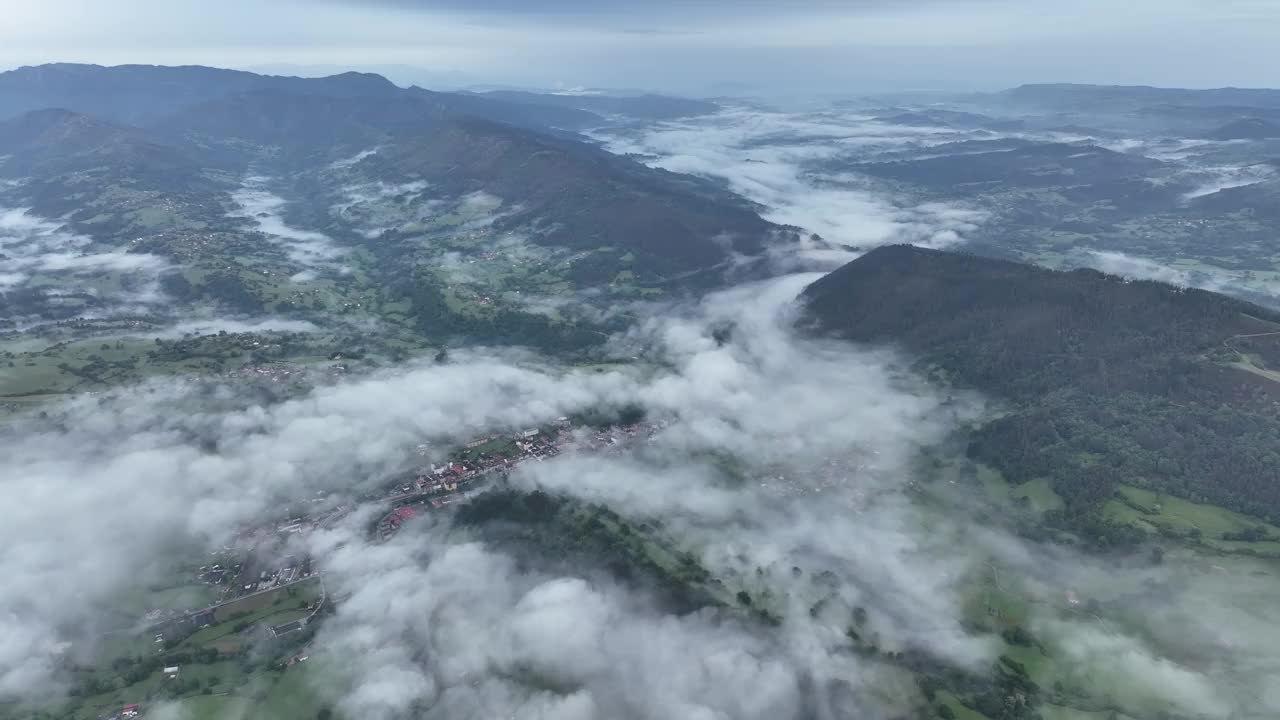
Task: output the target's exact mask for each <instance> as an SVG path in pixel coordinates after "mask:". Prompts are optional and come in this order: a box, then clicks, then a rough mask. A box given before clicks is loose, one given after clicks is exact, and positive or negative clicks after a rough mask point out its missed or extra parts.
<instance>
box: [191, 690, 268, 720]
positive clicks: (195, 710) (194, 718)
mask: <svg viewBox="0 0 1280 720" xmlns="http://www.w3.org/2000/svg"><path fill="white" fill-rule="evenodd" d="M177 707H178V708H180V710H179V712H180V713H181V714H180V715H179V717H182V718H184V719H185V720H226V718H240V717H245V716H247V714H248V713H249V711H250V710H251V709H252V708H253V702H252V701H251V700H249V699H248V698H243V697H236V696H234V695H197V696H195V697H189V698H185V699H183V700H179V701H178V703H177Z"/></svg>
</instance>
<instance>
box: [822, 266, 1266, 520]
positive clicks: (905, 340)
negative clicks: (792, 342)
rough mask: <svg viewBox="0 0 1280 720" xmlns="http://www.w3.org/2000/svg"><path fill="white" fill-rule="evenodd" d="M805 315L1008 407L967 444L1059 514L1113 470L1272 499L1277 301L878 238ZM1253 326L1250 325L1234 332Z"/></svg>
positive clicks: (1108, 489)
mask: <svg viewBox="0 0 1280 720" xmlns="http://www.w3.org/2000/svg"><path fill="white" fill-rule="evenodd" d="M805 299H806V301H807V312H808V317H809V322H810V323H811V325H812V327H813V328H815V329H817V330H819V331H822V332H825V333H829V334H833V335H837V336H840V337H843V338H847V339H849V340H854V341H859V342H890V343H894V344H896V345H898V346H900V347H902V348H904V349H905V350H907V351H909V352H911V353H914V354H918V355H921V356H922V357H923V358H924V359H925V360H926V361H927V362H928V363H930V364H931V365H932V366H934V367H936V368H939V369H941V370H942V371H943V372H944V374H945V375H947V376H948V377H950V378H952V379H953V380H954V381H956V382H957V383H959V384H961V385H965V386H970V387H974V388H977V389H979V390H982V391H983V392H985V393H988V394H990V395H993V396H996V397H998V398H1002V399H1004V400H1006V401H1008V402H1009V403H1010V404H1011V405H1012V407H1013V408H1014V411H1013V412H1011V413H1010V414H1008V415H1005V416H1003V417H1001V418H999V419H998V420H996V421H994V422H992V423H991V424H989V425H988V426H987V427H985V428H984V429H983V430H982V431H980V432H979V433H978V435H977V437H976V438H975V441H974V443H973V446H972V448H971V450H972V452H973V453H974V454H975V455H977V456H978V457H980V458H981V459H983V460H985V461H987V462H990V463H991V464H994V465H996V466H997V467H999V468H1000V469H1001V470H1003V471H1004V472H1005V473H1006V474H1007V475H1008V476H1009V477H1010V478H1011V479H1013V480H1015V481H1019V482H1021V481H1028V480H1032V479H1034V478H1037V477H1045V476H1047V477H1050V478H1051V479H1052V480H1053V482H1054V486H1055V488H1056V489H1057V490H1058V491H1059V492H1060V493H1061V494H1062V495H1063V496H1064V497H1065V498H1066V499H1067V503H1068V508H1067V510H1066V511H1065V512H1066V513H1068V514H1071V513H1075V514H1078V515H1080V516H1082V517H1083V516H1084V515H1086V514H1088V513H1089V512H1090V511H1091V510H1093V509H1094V508H1095V507H1096V505H1097V504H1098V503H1099V502H1100V501H1101V500H1104V499H1106V498H1108V497H1110V495H1111V493H1112V491H1113V490H1114V488H1115V486H1116V484H1117V483H1119V482H1127V483H1134V484H1138V485H1142V486H1146V487H1150V488H1153V489H1160V490H1167V491H1170V492H1174V493H1177V494H1181V495H1183V496H1186V497H1189V498H1192V499H1201V500H1210V501H1212V502H1216V503H1221V504H1225V505H1229V506H1231V507H1234V508H1237V509H1242V510H1246V511H1249V512H1252V513H1255V514H1258V515H1261V516H1278V515H1280V450H1278V448H1280V414H1278V413H1277V400H1280V384H1278V383H1277V382H1276V381H1275V380H1273V379H1271V377H1272V376H1271V375H1270V371H1269V370H1268V367H1277V366H1280V342H1277V341H1280V334H1277V335H1276V336H1267V335H1265V334H1266V333H1280V317H1277V316H1276V315H1275V314H1274V313H1270V312H1269V311H1266V310H1264V309H1262V308H1259V307H1256V306H1253V305H1250V304H1248V303H1244V302H1241V301H1238V300H1233V299H1231V298H1227V297H1225V296H1221V295H1217V294H1214V293H1209V292H1205V291H1200V290H1187V289H1182V288H1175V287H1172V286H1169V285H1164V284H1160V283H1155V282H1131V281H1128V280H1125V279H1122V278H1118V277H1114V276H1108V275H1104V274H1102V273H1099V272H1096V271H1092V270H1077V271H1073V272H1054V271H1050V270H1044V269H1041V268H1036V267H1032V266H1028V265H1021V264H1018V263H1013V262H1007V261H1003V260H992V259H987V258H980V257H976V256H970V255H960V254H953V253H945V252H939V251H934V250H925V249H921V248H914V247H907V246H894V247H886V248H881V249H878V250H875V251H872V252H870V253H868V254H867V255H865V256H863V257H861V258H859V259H858V260H855V261H853V262H852V263H850V264H848V265H846V266H845V267H843V268H841V269H840V270H837V271H836V272H834V273H832V274H830V275H829V276H827V277H825V278H823V279H821V280H819V281H818V282H816V283H814V284H813V285H812V286H810V287H809V288H808V289H807V290H806V291H805ZM1242 336H1258V337H1242Z"/></svg>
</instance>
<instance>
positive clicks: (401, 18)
mask: <svg viewBox="0 0 1280 720" xmlns="http://www.w3.org/2000/svg"><path fill="white" fill-rule="evenodd" d="M1277 37H1280V2H1277V1H1276V0H897V1H890V0H787V1H786V2H780V1H778V0H643V1H639V2H637V1H634V0H305V1H304V0H219V1H218V2H207V1H206V0H112V1H111V2H102V1H101V0H41V1H40V2H29V1H28V0H0V66H5V67H12V66H16V65H21V64H36V63H41V62H52V61H75V62H99V63H103V64H118V63H126V62H142V63H161V64H176V63H197V64H208V65H218V66H224V67H261V66H272V67H280V66H282V65H287V66H292V67H294V68H295V69H296V68H302V69H304V70H310V71H313V72H320V71H325V70H335V69H341V68H348V67H354V68H374V69H379V68H381V69H388V71H389V72H390V73H391V74H393V75H397V77H394V78H393V79H397V80H400V81H408V80H418V81H420V82H423V83H424V84H428V85H430V84H441V83H446V82H459V83H461V82H480V83H511V84H526V85H539V86H549V87H551V86H582V85H588V86H590V85H605V86H613V87H645V88H656V89H668V90H675V91H683V92H709V91H710V92H714V91H715V90H717V89H733V88H743V89H752V90H756V91H761V92H774V93H778V92H793V93H810V92H832V93H837V92H861V91H872V90H889V89H899V88H902V89H921V88H939V89H988V88H999V87H1005V86H1009V85H1015V84H1018V83H1022V82H1037V81H1075V82H1100V83H1124V84H1130V83H1144V84H1158V85H1182V86H1220V85H1237V86H1277V85H1280V76H1278V75H1280V49H1278V46H1280V44H1277V43H1276V42H1275V41H1274V38H1277ZM388 66H399V67H398V69H397V68H388Z"/></svg>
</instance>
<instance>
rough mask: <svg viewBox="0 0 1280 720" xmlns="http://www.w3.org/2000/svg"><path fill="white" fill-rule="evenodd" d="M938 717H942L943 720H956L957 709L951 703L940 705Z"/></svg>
mask: <svg viewBox="0 0 1280 720" xmlns="http://www.w3.org/2000/svg"><path fill="white" fill-rule="evenodd" d="M938 717H940V718H942V720H955V718H956V711H955V710H952V709H951V706H950V705H939V706H938Z"/></svg>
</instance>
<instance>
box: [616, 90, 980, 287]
mask: <svg viewBox="0 0 1280 720" xmlns="http://www.w3.org/2000/svg"><path fill="white" fill-rule="evenodd" d="M597 137H598V138H599V139H601V140H603V141H604V142H605V144H606V147H608V148H609V149H610V150H612V151H614V152H618V153H634V154H638V155H640V156H642V158H644V161H645V162H647V163H648V164H650V165H655V166H658V167H661V168H664V169H667V170H671V171H674V172H683V173H691V174H695V175H701V176H704V177H711V178H719V179H723V180H725V181H727V183H728V185H729V187H730V188H731V189H732V190H733V191H735V192H737V193H738V194H740V195H743V196H744V197H746V198H748V199H750V200H752V201H754V202H757V203H759V204H760V205H762V206H763V207H764V210H763V212H762V214H763V216H764V217H765V218H766V219H769V220H772V221H774V222H777V223H781V224H785V225H795V226H798V227H801V228H803V229H805V230H807V231H809V232H814V233H817V234H819V235H821V236H822V238H823V239H824V240H826V241H827V242H829V243H837V244H839V245H844V246H848V247H854V248H870V247H874V246H877V245H884V244H890V243H900V242H910V243H915V244H920V245H925V246H928V247H943V246H947V245H952V244H956V243H960V242H963V241H964V235H965V233H969V232H972V231H973V230H974V229H976V227H977V223H979V222H981V220H982V219H983V217H984V216H983V214H982V213H980V212H977V211H975V210H971V209H965V208H959V207H951V206H947V205H943V204H941V203H930V204H926V205H920V206H914V205H912V204H910V203H907V202H905V201H904V200H900V199H898V198H895V197H894V196H893V195H892V194H891V193H890V192H888V191H887V190H885V189H883V188H882V187H881V186H878V185H873V184H872V183H871V182H870V181H868V180H867V179H865V178H860V177H857V176H854V175H851V174H849V173H840V172H836V173H832V172H829V171H827V170H826V169H824V168H823V163H824V162H825V161H831V160H835V159H837V158H840V157H843V156H845V155H847V154H848V153H851V152H857V153H859V154H864V155H870V154H874V153H875V152H880V151H884V150H888V149H894V148H901V147H904V146H922V145H923V146H927V145H930V144H937V143H941V142H946V141H948V140H955V139H958V137H957V133H955V132H954V131H950V130H944V129H938V128H917V127H903V126H894V125H886V124H884V123H879V122H875V121H872V120H870V119H869V118H867V117H865V116H862V115H858V114H856V113H847V114H841V113H834V112H831V113H816V114H786V113H781V112H765V111H759V110H754V109H749V108H734V109H730V110H727V111H725V112H723V113H720V114H718V115H712V116H706V117H700V118H695V119H692V120H686V121H682V122H673V123H663V124H659V125H657V126H655V127H653V128H650V129H644V130H632V131H610V130H605V131H600V132H599V133H598V135H597ZM798 250H799V252H798V255H799V257H800V258H801V259H802V260H806V261H808V263H809V265H810V267H813V268H815V269H831V268H834V267H836V266H838V265H840V264H842V263H843V262H847V261H848V260H850V259H852V257H853V255H851V254H850V253H848V252H840V251H838V250H836V251H834V252H833V250H832V249H831V248H822V247H817V248H806V247H803V246H802V247H800V248H799V249H798Z"/></svg>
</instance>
